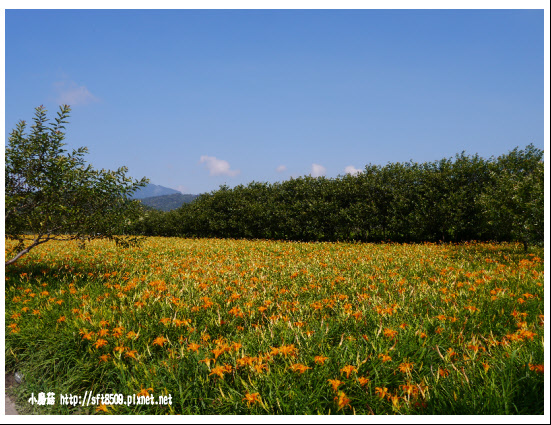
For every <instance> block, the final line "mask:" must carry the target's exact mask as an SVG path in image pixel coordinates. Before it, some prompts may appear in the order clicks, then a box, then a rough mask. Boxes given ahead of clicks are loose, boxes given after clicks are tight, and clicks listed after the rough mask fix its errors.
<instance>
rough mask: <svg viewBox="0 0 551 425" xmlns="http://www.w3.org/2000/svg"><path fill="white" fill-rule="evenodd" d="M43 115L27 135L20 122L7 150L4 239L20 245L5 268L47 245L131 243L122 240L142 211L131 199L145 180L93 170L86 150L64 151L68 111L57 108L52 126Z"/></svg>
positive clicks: (37, 114)
mask: <svg viewBox="0 0 551 425" xmlns="http://www.w3.org/2000/svg"><path fill="white" fill-rule="evenodd" d="M46 112H47V111H46V109H45V108H44V107H42V106H41V107H38V108H36V110H35V116H34V118H33V121H34V124H33V125H32V126H31V132H30V134H28V135H27V134H26V132H25V130H26V123H25V122H24V121H20V122H19V123H18V124H17V126H16V128H15V129H14V130H13V131H12V133H11V134H10V137H9V143H8V146H7V147H6V171H5V178H6V182H5V189H6V193H5V201H6V204H5V225H6V235H5V236H6V238H8V239H13V240H16V241H17V242H18V243H17V245H16V247H15V248H14V250H13V251H12V252H10V253H9V254H10V259H9V260H7V261H6V265H8V264H11V263H13V262H15V261H17V260H18V259H19V258H20V257H21V256H22V255H25V254H26V253H28V252H29V251H30V250H31V249H32V248H34V247H36V246H38V245H40V244H43V243H45V242H48V241H51V240H72V239H76V240H80V241H84V240H86V239H88V240H90V239H92V238H110V239H113V240H115V242H117V243H119V244H127V243H131V242H133V241H134V240H135V238H128V237H124V236H123V235H124V234H125V233H127V232H128V229H129V226H130V224H131V221H132V220H133V219H136V218H137V217H138V216H139V214H140V211H141V210H140V207H139V202H138V201H132V200H130V199H129V197H130V195H131V194H132V193H133V192H134V191H135V190H137V189H138V188H139V187H143V186H145V185H146V184H147V179H145V178H143V179H141V180H139V181H138V180H133V179H131V178H129V177H126V172H127V171H128V170H127V168H126V167H121V168H119V169H118V170H116V171H109V170H103V169H102V170H95V169H93V168H92V166H91V165H89V164H86V162H85V160H84V155H85V154H86V153H87V149H86V148H84V147H82V148H79V149H76V150H73V151H72V152H68V151H66V150H65V149H64V146H65V143H63V140H64V138H65V133H64V130H65V127H64V124H66V123H67V121H66V119H67V117H68V116H69V112H70V108H69V106H67V105H64V106H62V107H60V110H59V112H58V114H57V118H55V119H54V122H53V123H51V124H49V123H48V121H49V120H48V118H47V115H46Z"/></svg>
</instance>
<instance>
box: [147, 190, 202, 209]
mask: <svg viewBox="0 0 551 425" xmlns="http://www.w3.org/2000/svg"><path fill="white" fill-rule="evenodd" d="M198 196H199V195H190V194H187V195H183V194H181V193H180V192H178V193H173V194H172V195H163V196H151V197H148V198H142V199H140V201H141V203H142V204H144V205H147V206H148V207H151V208H155V209H156V210H161V211H170V210H175V209H176V208H179V207H181V206H182V205H183V204H187V203H189V202H191V201H193V200H194V199H195V198H197V197H198Z"/></svg>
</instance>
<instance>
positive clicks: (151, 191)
mask: <svg viewBox="0 0 551 425" xmlns="http://www.w3.org/2000/svg"><path fill="white" fill-rule="evenodd" d="M174 194H178V195H181V194H182V193H181V192H179V191H177V190H175V189H171V188H169V187H164V186H160V185H157V184H152V183H149V184H148V185H147V186H145V187H142V188H141V189H139V190H137V191H136V193H134V196H133V198H134V199H144V198H151V197H158V196H164V195H174Z"/></svg>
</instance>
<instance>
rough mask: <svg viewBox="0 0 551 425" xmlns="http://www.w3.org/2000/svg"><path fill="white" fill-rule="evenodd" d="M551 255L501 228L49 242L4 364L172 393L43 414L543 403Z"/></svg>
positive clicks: (55, 381)
mask: <svg viewBox="0 0 551 425" xmlns="http://www.w3.org/2000/svg"><path fill="white" fill-rule="evenodd" d="M7 243H8V242H7ZM542 258H543V249H542V248H531V249H530V251H529V252H528V253H525V252H524V250H523V249H522V246H520V245H514V244H489V243H471V244H443V245H437V244H409V245H406V244H404V245H402V244H353V243H291V242H275V241H244V240H219V239H178V238H153V237H152V238H148V239H146V240H145V241H144V242H143V243H142V244H141V245H140V246H138V247H132V248H128V249H119V248H117V247H116V246H115V245H114V244H112V243H109V242H106V241H92V242H91V243H89V244H87V245H86V247H85V248H80V247H79V246H78V245H77V244H76V243H73V242H67V243H57V244H55V243H51V244H46V245H43V246H41V247H38V248H36V249H34V250H33V251H31V253H29V254H28V255H27V256H26V257H23V258H22V259H21V260H20V261H18V262H17V263H15V264H14V265H13V266H11V267H8V268H7V269H6V282H5V283H6V301H5V306H6V344H5V347H6V348H5V350H6V368H7V370H8V371H16V370H17V371H21V373H22V374H23V376H24V383H23V385H21V386H20V387H19V388H18V389H17V391H18V392H19V399H20V401H21V403H22V404H24V403H25V402H26V400H27V399H29V397H31V394H35V395H36V394H37V393H39V392H45V393H48V392H54V393H55V394H73V395H77V396H84V394H85V392H87V391H88V392H90V391H91V392H92V393H93V394H97V393H100V394H101V393H102V394H115V393H118V394H122V395H124V397H125V399H126V397H127V396H128V395H151V394H152V395H154V396H155V397H157V396H159V395H170V396H171V399H172V405H153V406H152V405H131V406H126V405H108V404H101V405H99V406H80V407H73V406H63V405H61V404H60V403H59V399H56V403H55V405H51V406H33V407H32V409H34V412H35V413H41V414H45V413H54V414H68V413H73V412H75V411H77V410H78V411H80V412H81V413H92V414H275V415H277V414H543V411H544V407H543V403H544V394H543V386H544V375H543V368H544V365H543V359H544V349H543V345H544V344H543V330H544V324H543V323H544V316H543V313H544V292H543V291H544V287H543V282H544V276H543V260H542ZM29 408H31V407H29Z"/></svg>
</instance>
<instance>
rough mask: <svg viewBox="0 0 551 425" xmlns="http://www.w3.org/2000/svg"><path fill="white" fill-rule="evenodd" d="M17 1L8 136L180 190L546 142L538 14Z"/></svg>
mask: <svg viewBox="0 0 551 425" xmlns="http://www.w3.org/2000/svg"><path fill="white" fill-rule="evenodd" d="M5 12H6V13H5V46H6V47H5V48H6V51H5V52H6V53H5V60H6V66H5V73H6V74H5V75H6V97H5V105H6V114H5V119H6V121H5V124H6V139H7V138H8V136H9V133H10V132H11V130H12V129H13V128H14V127H15V125H16V123H17V122H18V121H20V120H25V121H27V122H30V121H31V119H32V117H33V113H34V108H35V107H37V106H39V105H44V106H45V107H46V108H47V109H48V117H49V118H50V119H53V118H54V117H55V114H56V112H57V108H58V106H59V105H60V104H62V103H68V104H70V105H71V107H72V111H71V116H70V118H69V123H68V124H67V126H66V127H67V128H66V133H67V138H66V140H65V142H66V143H67V144H68V146H67V147H68V148H69V149H73V148H77V147H80V146H86V147H88V148H89V153H88V155H86V157H85V158H86V160H87V162H89V163H90V164H92V165H93V166H94V167H95V168H105V169H116V168H118V167H120V166H127V167H128V169H129V173H128V174H129V175H130V176H132V177H133V178H136V179H139V178H141V177H143V176H145V177H147V178H149V179H150V182H151V183H153V184H156V185H160V186H164V187H168V188H172V189H174V190H177V191H179V192H181V193H183V194H199V193H207V192H211V191H213V190H217V189H218V188H219V187H220V185H224V184H226V185H228V186H229V187H235V186H237V185H240V184H243V185H246V184H248V183H249V182H252V181H259V182H268V183H274V182H279V181H285V180H288V179H289V178H297V177H303V176H307V175H311V176H313V177H317V176H325V177H327V178H335V177H337V176H339V175H344V174H347V173H350V174H354V173H356V172H358V171H361V170H362V169H364V167H365V166H366V165H368V164H374V165H385V164H386V163H389V162H407V161H410V160H412V161H414V162H420V163H422V162H432V161H437V160H439V159H443V158H450V157H454V156H455V155H456V154H459V153H461V152H462V151H465V153H466V154H468V155H474V154H478V155H480V156H481V157H484V158H489V157H491V156H499V155H502V154H505V153H507V152H509V151H510V150H512V149H513V148H515V147H517V146H518V147H519V148H520V149H523V148H524V147H525V146H527V145H529V144H530V143H532V144H534V145H535V146H536V147H537V148H538V149H542V150H543V149H544V10H543V9H541V10H478V9H477V10H399V9H398V10H363V9H362V10H176V11H175V10H170V11H168V10H14V9H12V10H6V11H5ZM37 40H40V47H39V48H36V43H37ZM29 65H32V66H29Z"/></svg>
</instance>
